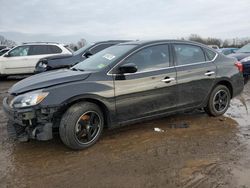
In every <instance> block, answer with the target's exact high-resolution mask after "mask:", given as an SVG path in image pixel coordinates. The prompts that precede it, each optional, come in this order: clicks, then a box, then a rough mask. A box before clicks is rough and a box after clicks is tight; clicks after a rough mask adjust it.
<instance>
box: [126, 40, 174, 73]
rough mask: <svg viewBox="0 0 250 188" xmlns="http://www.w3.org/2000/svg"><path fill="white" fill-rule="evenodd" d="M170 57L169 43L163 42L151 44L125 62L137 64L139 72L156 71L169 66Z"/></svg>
mask: <svg viewBox="0 0 250 188" xmlns="http://www.w3.org/2000/svg"><path fill="white" fill-rule="evenodd" d="M169 59H170V58H169V47H168V45H167V44H162V45H156V46H150V47H147V48H144V49H142V50H140V51H138V52H136V53H134V54H133V55H131V56H130V57H128V58H127V59H126V60H125V61H124V62H123V64H127V63H133V64H135V65H136V66H137V72H142V71H154V70H158V69H161V68H167V67H169V64H170V63H169V62H170V60H169Z"/></svg>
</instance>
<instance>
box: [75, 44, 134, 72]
mask: <svg viewBox="0 0 250 188" xmlns="http://www.w3.org/2000/svg"><path fill="white" fill-rule="evenodd" d="M134 47H135V45H130V44H129V45H118V46H111V47H109V48H106V49H104V50H102V51H100V52H98V53H96V54H95V55H93V56H91V57H89V58H88V59H86V60H84V61H82V62H80V63H78V64H77V65H75V66H74V67H73V68H72V69H77V70H91V71H97V70H100V69H103V68H105V67H107V66H108V65H110V64H111V63H113V62H114V61H115V60H117V59H118V58H119V57H121V56H122V55H124V54H125V53H126V52H128V51H129V50H131V49H132V48H134Z"/></svg>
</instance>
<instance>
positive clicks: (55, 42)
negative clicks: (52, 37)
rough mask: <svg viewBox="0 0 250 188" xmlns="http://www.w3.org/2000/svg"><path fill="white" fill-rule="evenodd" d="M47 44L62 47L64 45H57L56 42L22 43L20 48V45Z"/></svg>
mask: <svg viewBox="0 0 250 188" xmlns="http://www.w3.org/2000/svg"><path fill="white" fill-rule="evenodd" d="M48 44H54V45H64V44H61V43H57V42H24V43H22V44H21V45H20V46H22V45H48Z"/></svg>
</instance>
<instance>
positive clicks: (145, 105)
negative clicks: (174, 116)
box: [113, 44, 177, 122]
mask: <svg viewBox="0 0 250 188" xmlns="http://www.w3.org/2000/svg"><path fill="white" fill-rule="evenodd" d="M127 63H133V64H135V65H136V66H137V68H138V70H137V72H136V73H129V74H125V75H113V76H114V85H115V98H116V109H117V118H118V120H119V121H120V122H127V121H129V120H131V119H137V118H141V117H145V116H152V115H155V114H159V113H165V112H167V111H172V110H174V109H175V106H176V102H177V97H176V71H175V68H174V67H173V66H172V64H171V56H170V48H169V45H168V44H161V45H154V46H149V47H145V48H143V49H141V50H139V51H137V52H135V53H134V54H132V55H130V56H129V57H128V58H126V59H125V60H124V61H123V62H122V63H121V64H119V66H120V65H123V64H127ZM119 66H118V68H119Z"/></svg>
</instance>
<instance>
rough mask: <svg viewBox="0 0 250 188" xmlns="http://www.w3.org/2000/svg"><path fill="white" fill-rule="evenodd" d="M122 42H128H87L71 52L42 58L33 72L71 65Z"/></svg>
mask: <svg viewBox="0 0 250 188" xmlns="http://www.w3.org/2000/svg"><path fill="white" fill-rule="evenodd" d="M122 42H128V41H125V40H110V41H101V42H96V43H92V44H87V45H86V46H84V47H83V48H81V49H79V50H77V51H76V52H74V53H73V54H68V55H55V56H50V57H45V58H42V59H40V60H39V61H38V63H37V65H36V71H35V72H36V73H40V72H45V71H49V70H54V69H60V68H69V67H72V66H73V65H75V64H77V63H79V62H81V61H83V60H85V59H86V58H88V57H89V56H91V55H93V54H96V53H97V52H99V51H102V50H103V49H105V48H108V47H110V46H113V45H116V44H119V43H122Z"/></svg>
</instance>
